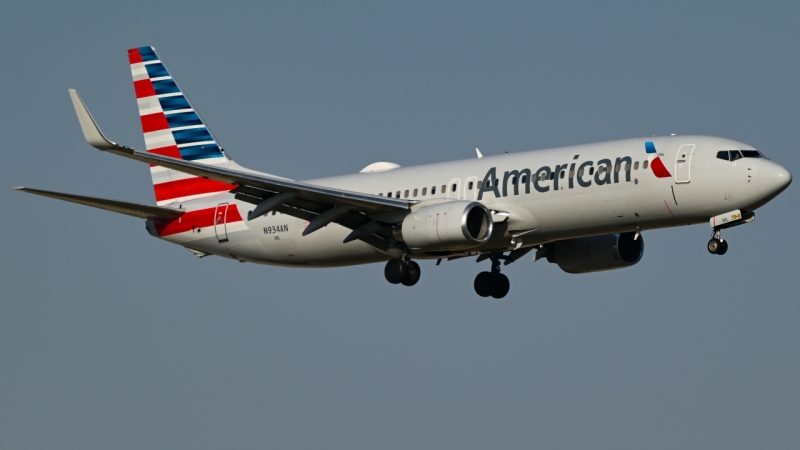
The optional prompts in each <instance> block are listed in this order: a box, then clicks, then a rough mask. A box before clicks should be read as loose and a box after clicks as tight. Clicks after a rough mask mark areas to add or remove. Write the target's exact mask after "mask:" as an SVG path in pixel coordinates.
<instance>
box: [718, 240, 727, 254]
mask: <svg viewBox="0 0 800 450" xmlns="http://www.w3.org/2000/svg"><path fill="white" fill-rule="evenodd" d="M727 251H728V241H722V246H721V247H720V248H718V249H717V254H718V255H720V256H722V255H724V254H725V252H727Z"/></svg>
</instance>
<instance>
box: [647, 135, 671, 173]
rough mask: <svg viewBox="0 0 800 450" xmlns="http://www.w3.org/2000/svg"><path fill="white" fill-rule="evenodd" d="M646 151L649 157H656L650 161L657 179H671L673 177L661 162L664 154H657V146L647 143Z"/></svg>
mask: <svg viewBox="0 0 800 450" xmlns="http://www.w3.org/2000/svg"><path fill="white" fill-rule="evenodd" d="M644 150H645V151H646V152H647V154H648V156H655V158H653V160H652V161H650V168H652V169H653V174H655V176H656V177H657V178H669V177H671V176H672V175H671V174H670V173H669V170H667V168H666V166H664V163H663V162H662V161H661V157H662V156H664V154H663V153H658V152H656V146H655V144H653V143H652V142H650V141H647V142H645V143H644Z"/></svg>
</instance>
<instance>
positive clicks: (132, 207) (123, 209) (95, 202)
mask: <svg viewBox="0 0 800 450" xmlns="http://www.w3.org/2000/svg"><path fill="white" fill-rule="evenodd" d="M14 189H15V190H17V191H23V192H27V193H29V194H36V195H41V196H44V197H50V198H54V199H57V200H64V201H65V202H72V203H77V204H79V205H86V206H91V207H92V208H99V209H105V210H106V211H111V212H115V213H120V214H126V215H129V216H133V217H138V218H140V219H163V220H173V219H177V218H178V217H180V216H182V215H183V213H184V212H185V211H183V210H181V209H173V208H164V207H161V206H150V205H142V204H140V203H131V202H122V201H119V200H109V199H105V198H97V197H86V196H83V195H74V194H65V193H63V192H53V191H43V190H40V189H30V188H25V187H16V188H14Z"/></svg>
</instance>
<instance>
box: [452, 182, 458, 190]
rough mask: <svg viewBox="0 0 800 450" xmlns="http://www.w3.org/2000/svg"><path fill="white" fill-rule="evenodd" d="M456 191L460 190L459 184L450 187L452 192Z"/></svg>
mask: <svg viewBox="0 0 800 450" xmlns="http://www.w3.org/2000/svg"><path fill="white" fill-rule="evenodd" d="M456 189H458V185H457V184H455V183H453V185H452V186H450V190H451V191H453V192H455V191H456Z"/></svg>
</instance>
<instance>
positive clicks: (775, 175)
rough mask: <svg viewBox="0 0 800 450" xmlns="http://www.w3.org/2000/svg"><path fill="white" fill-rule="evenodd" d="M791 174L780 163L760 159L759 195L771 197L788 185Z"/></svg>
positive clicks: (790, 180)
mask: <svg viewBox="0 0 800 450" xmlns="http://www.w3.org/2000/svg"><path fill="white" fill-rule="evenodd" d="M791 182H792V174H791V173H789V171H788V170H786V168H785V167H783V166H781V165H780V164H776V163H774V162H772V161H760V163H759V165H758V188H759V189H760V190H761V195H763V196H765V197H769V198H773V197H775V196H776V195H778V194H780V193H781V192H783V190H784V189H786V188H787V187H789V184H791Z"/></svg>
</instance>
